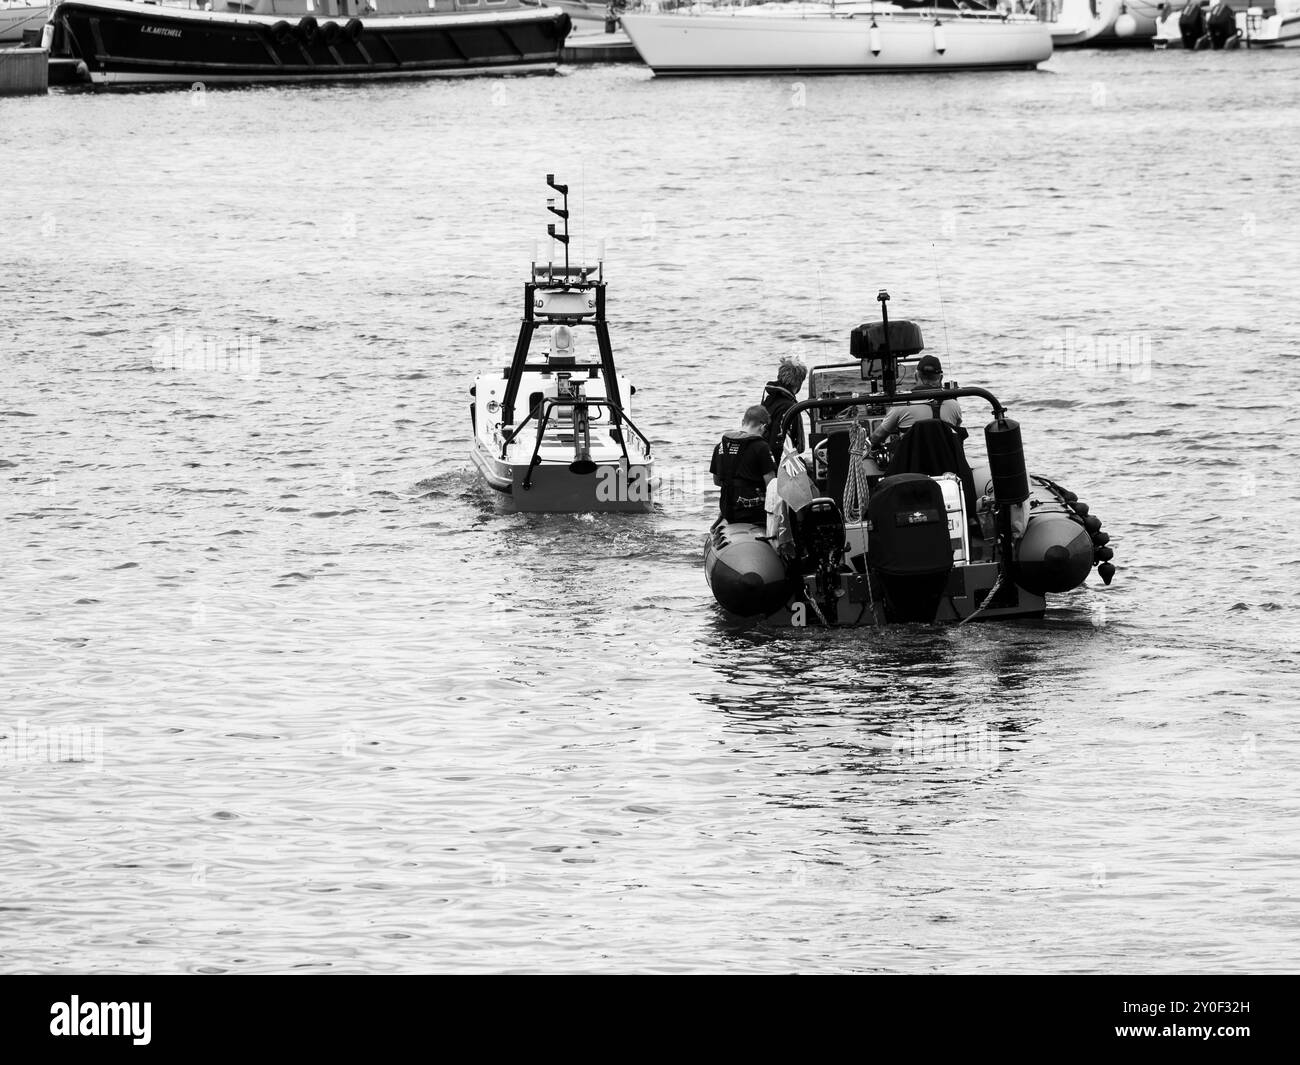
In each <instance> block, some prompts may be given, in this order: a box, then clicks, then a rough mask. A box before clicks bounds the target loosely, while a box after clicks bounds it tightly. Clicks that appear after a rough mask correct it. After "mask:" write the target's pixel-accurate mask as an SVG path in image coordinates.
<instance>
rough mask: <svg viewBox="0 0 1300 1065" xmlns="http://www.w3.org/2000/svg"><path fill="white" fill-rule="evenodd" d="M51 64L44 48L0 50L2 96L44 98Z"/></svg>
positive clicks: (0, 89) (0, 87)
mask: <svg viewBox="0 0 1300 1065" xmlns="http://www.w3.org/2000/svg"><path fill="white" fill-rule="evenodd" d="M49 62H50V53H49V52H47V51H45V49H43V48H0V96H44V95H45V93H46V92H48V91H49V83H50V74H49Z"/></svg>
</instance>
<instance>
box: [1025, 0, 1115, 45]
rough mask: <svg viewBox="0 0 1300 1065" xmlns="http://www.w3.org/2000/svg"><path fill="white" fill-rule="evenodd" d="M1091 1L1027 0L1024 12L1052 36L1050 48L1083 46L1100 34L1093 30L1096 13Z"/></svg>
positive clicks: (1098, 30)
mask: <svg viewBox="0 0 1300 1065" xmlns="http://www.w3.org/2000/svg"><path fill="white" fill-rule="evenodd" d="M1092 2H1093V0H1029V2H1028V3H1027V4H1025V11H1026V12H1027V13H1028V14H1032V15H1034V16H1035V17H1036V18H1037V19H1038V21H1039V22H1041V23H1043V24H1044V25H1045V26H1046V27H1047V30H1048V32H1049V33H1050V34H1051V35H1052V48H1053V49H1056V48H1069V47H1071V46H1072V45H1076V44H1083V42H1084V41H1086V40H1088V38H1089V37H1091V36H1095V35H1096V34H1097V33H1099V32H1100V28H1097V29H1093V25H1094V23H1095V22H1096V18H1097V16H1096V13H1095V12H1094V11H1093V9H1092Z"/></svg>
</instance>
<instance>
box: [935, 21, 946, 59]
mask: <svg viewBox="0 0 1300 1065" xmlns="http://www.w3.org/2000/svg"><path fill="white" fill-rule="evenodd" d="M934 50H935V51H936V52H938V53H939V54H940V55H943V53H944V52H946V51H947V50H948V41H947V38H945V37H944V33H943V23H942V22H940V21H939V20H938V19H935V20H934Z"/></svg>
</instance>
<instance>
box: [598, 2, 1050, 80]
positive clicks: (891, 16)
mask: <svg viewBox="0 0 1300 1065" xmlns="http://www.w3.org/2000/svg"><path fill="white" fill-rule="evenodd" d="M622 25H623V29H624V30H625V31H626V32H627V35H628V37H629V38H630V39H631V41H632V43H633V44H634V45H636V49H637V51H638V52H639V53H640V54H641V58H642V59H644V60H645V62H646V64H647V65H648V66H649V67H650V68H651V69H652V70H653V71H654V73H655V74H660V75H668V74H767V73H786V72H791V73H801V74H868V73H898V72H902V71H934V70H975V69H1027V68H1032V67H1035V66H1037V65H1038V64H1039V63H1041V62H1043V61H1044V60H1046V59H1048V58H1049V57H1050V56H1051V54H1052V38H1051V35H1050V33H1049V32H1048V30H1047V28H1046V27H1045V25H1044V24H1043V23H1042V22H1040V21H1039V20H1038V19H1037V18H1036V17H1034V16H1033V15H1024V14H1021V15H1006V14H1003V13H1001V12H998V11H996V10H993V9H990V8H986V7H984V6H983V5H982V4H981V3H979V0H969V2H967V0H960V3H959V2H958V0H926V2H925V3H924V4H920V3H915V2H912V0H890V2H883V0H882V2H880V3H861V4H854V3H849V4H844V3H835V4H817V3H785V4H758V5H752V6H747V7H736V8H725V9H712V8H698V9H691V10H690V11H687V12H677V13H673V14H648V13H642V12H636V13H632V12H629V13H626V14H624V15H623V17H622Z"/></svg>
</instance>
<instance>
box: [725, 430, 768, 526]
mask: <svg viewBox="0 0 1300 1065" xmlns="http://www.w3.org/2000/svg"><path fill="white" fill-rule="evenodd" d="M771 420H772V419H771V416H770V415H769V414H768V413H767V408H766V407H763V406H762V405H755V406H753V407H750V408H749V409H748V410H747V411H745V417H744V419H743V420H742V421H741V423H740V428H739V429H728V430H727V431H726V432H725V433H723V434H722V439H721V440H720V441H718V445H717V446H716V447H715V448H714V449H713V462H712V463H710V465H709V472H710V473H711V474H713V483H714V484H716V485H717V486H718V487H719V488H720V489H721V492H720V493H719V495H718V503H719V509H720V511H721V512H722V519H723V520H724V521H736V522H751V523H753V524H754V525H764V524H765V523H766V522H767V508H766V506H765V503H766V500H767V485H768V482H769V481H771V480H772V478H773V477H775V476H776V463H775V462H774V461H773V459H772V449H771V448H770V447H768V446H767V440H766V439H765V437H766V434H767V427H768V425H769V424H770V423H771Z"/></svg>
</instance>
